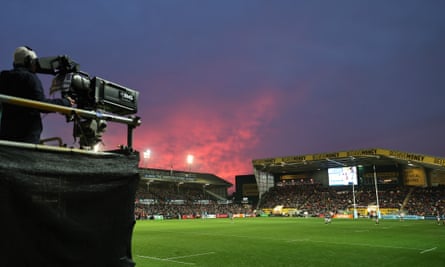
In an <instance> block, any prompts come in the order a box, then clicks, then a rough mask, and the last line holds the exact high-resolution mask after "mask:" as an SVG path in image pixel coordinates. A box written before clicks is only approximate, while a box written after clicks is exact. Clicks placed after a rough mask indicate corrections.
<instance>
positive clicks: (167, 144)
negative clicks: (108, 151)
mask: <svg viewBox="0 0 445 267" xmlns="http://www.w3.org/2000/svg"><path fill="white" fill-rule="evenodd" d="M278 100H279V96H278V94H276V93H271V90H268V91H263V92H262V93H256V94H255V95H253V96H249V99H233V100H231V101H227V100H224V101H219V100H218V99H209V100H208V101H205V102H204V101H194V99H192V98H190V99H182V100H181V102H179V103H170V104H171V105H168V106H167V105H164V106H161V107H157V108H156V110H152V111H151V112H152V113H153V114H152V115H151V116H148V117H149V118H151V119H150V121H145V125H143V126H141V127H140V128H136V130H135V138H134V139H135V143H134V147H135V149H137V150H139V151H141V152H142V151H144V150H145V149H150V150H151V151H152V156H151V158H150V160H149V161H148V162H147V163H148V166H149V167H152V168H165V169H168V168H170V166H173V168H174V169H178V170H181V169H182V170H187V169H188V167H189V166H187V163H186V156H187V154H192V155H194V163H193V165H192V166H191V167H192V171H196V172H208V173H213V174H215V175H217V176H220V177H222V178H224V179H226V180H228V181H230V182H232V183H234V177H235V175H238V174H246V173H252V172H253V170H252V167H251V160H252V158H251V157H252V155H250V154H249V151H251V150H253V149H254V148H255V146H257V145H258V143H259V142H260V139H259V138H260V135H259V134H258V132H259V131H260V128H261V127H262V126H267V124H268V123H269V122H270V121H271V120H272V119H273V118H274V117H275V116H276V115H277V108H278V102H279V101H278ZM196 102H199V103H196ZM172 107H174V108H172ZM153 118H157V119H156V121H154V119H153ZM113 136H114V135H113ZM141 163H143V162H141Z"/></svg>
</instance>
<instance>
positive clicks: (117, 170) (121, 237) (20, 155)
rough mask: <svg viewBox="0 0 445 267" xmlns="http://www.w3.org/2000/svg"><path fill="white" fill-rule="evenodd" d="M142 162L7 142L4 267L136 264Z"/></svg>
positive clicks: (1, 238) (2, 158)
mask: <svg viewBox="0 0 445 267" xmlns="http://www.w3.org/2000/svg"><path fill="white" fill-rule="evenodd" d="M138 161H139V154H138V153H136V152H131V153H130V152H128V153H117V151H116V153H99V154H93V153H76V152H75V151H74V152H73V151H71V152H70V151H69V150H67V151H56V150H54V151H47V150H44V149H43V150H42V149H38V150H37V149H30V148H23V147H15V146H3V145H0V226H1V227H0V231H1V233H0V244H1V247H0V256H1V257H0V266H5V267H8V266H14V267H17V266H19V267H20V266H64V267H68V266H95V267H98V266H110V267H114V266H116V267H118V266H119V267H121V266H134V265H135V264H134V262H133V261H132V255H131V238H132V234H133V226H134V199H135V192H136V187H137V183H138V181H139V175H138V168H137V164H138Z"/></svg>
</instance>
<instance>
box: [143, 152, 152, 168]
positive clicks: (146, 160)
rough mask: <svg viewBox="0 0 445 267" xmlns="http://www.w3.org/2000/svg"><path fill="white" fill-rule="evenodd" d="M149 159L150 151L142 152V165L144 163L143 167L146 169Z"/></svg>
mask: <svg viewBox="0 0 445 267" xmlns="http://www.w3.org/2000/svg"><path fill="white" fill-rule="evenodd" d="M150 157H151V150H150V149H147V150H145V151H144V163H145V167H146V168H147V167H148V160H150Z"/></svg>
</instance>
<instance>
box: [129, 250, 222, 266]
mask: <svg viewBox="0 0 445 267" xmlns="http://www.w3.org/2000/svg"><path fill="white" fill-rule="evenodd" d="M210 254H215V252H206V253H199V254H191V255H184V256H177V257H170V258H158V257H150V256H144V255H136V256H137V257H139V258H145V259H150V260H158V261H168V262H174V263H179V264H184V265H195V263H193V262H184V261H177V260H175V259H184V258H191V257H197V256H204V255H210Z"/></svg>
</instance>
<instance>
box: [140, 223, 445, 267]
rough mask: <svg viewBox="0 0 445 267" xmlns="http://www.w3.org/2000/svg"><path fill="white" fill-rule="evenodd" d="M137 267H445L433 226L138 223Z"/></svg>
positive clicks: (443, 231)
mask: <svg viewBox="0 0 445 267" xmlns="http://www.w3.org/2000/svg"><path fill="white" fill-rule="evenodd" d="M132 246H133V247H132V251H133V259H134V260H135V262H136V267H145V266H172V267H175V266H237V267H239V266H243V267H244V266H254V267H260V266H273V267H275V266H277V267H278V266H317V267H320V266H373V267H380V266H428V267H434V266H441V267H443V266H445V225H437V224H436V222H435V221H404V222H399V221H395V220H394V221H392V220H384V221H380V224H378V225H376V224H375V223H374V222H373V221H371V220H367V219H360V220H357V221H353V220H346V219H337V220H335V219H334V220H333V221H332V223H331V224H324V221H323V219H318V218H317V219H315V218H309V219H304V218H244V219H235V220H234V222H233V223H232V222H231V221H230V220H229V219H207V220H201V219H198V220H165V221H138V222H137V223H136V227H135V231H134V234H133V243H132Z"/></svg>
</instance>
